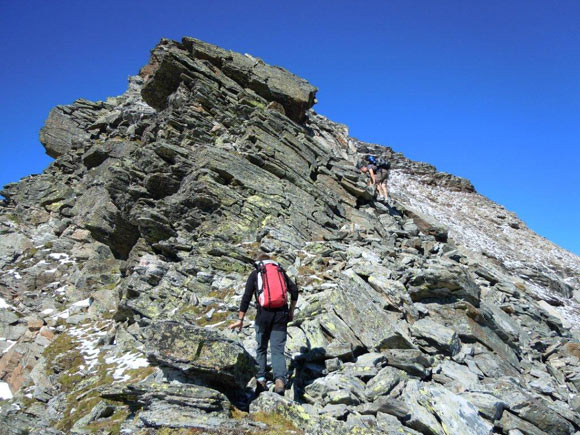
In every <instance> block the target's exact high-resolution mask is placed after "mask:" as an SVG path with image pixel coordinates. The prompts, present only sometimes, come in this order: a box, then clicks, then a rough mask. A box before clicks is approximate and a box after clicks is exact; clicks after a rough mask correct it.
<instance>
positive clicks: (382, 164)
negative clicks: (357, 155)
mask: <svg viewBox="0 0 580 435" xmlns="http://www.w3.org/2000/svg"><path fill="white" fill-rule="evenodd" d="M367 160H368V161H369V163H371V164H372V165H375V166H376V167H378V168H381V169H390V168H391V162H389V161H388V160H387V159H386V158H384V157H378V158H377V157H375V156H368V157H367Z"/></svg>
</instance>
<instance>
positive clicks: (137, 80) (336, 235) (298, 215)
mask: <svg viewBox="0 0 580 435" xmlns="http://www.w3.org/2000/svg"><path fill="white" fill-rule="evenodd" d="M316 91H317V89H316V88H315V87H313V86H312V85H311V84H309V83H308V82H307V81H306V80H303V79H301V78H299V77H297V76H295V75H293V74H292V73H290V72H288V71H286V70H285V69H282V68H280V67H276V66H270V65H268V64H266V63H265V62H263V61H262V60H261V59H259V58H256V57H253V56H250V55H247V54H245V55H243V54H239V53H235V52H231V51H228V50H224V49H222V48H219V47H216V46H214V45H211V44H208V43H205V42H202V41H199V40H197V39H194V38H184V39H183V40H182V41H181V42H177V41H172V40H166V39H163V40H161V42H160V43H159V44H158V45H157V46H156V47H155V48H154V49H153V50H152V52H151V58H150V61H149V63H148V64H147V65H145V66H144V67H143V68H142V69H141V71H140V72H139V74H138V75H136V76H133V77H131V78H130V81H129V88H128V90H127V91H126V92H125V93H124V94H123V95H120V96H118V97H114V98H108V99H107V100H106V101H99V102H92V101H87V100H77V101H75V102H74V103H73V104H71V105H67V106H57V107H55V108H54V109H52V110H51V112H50V114H49V116H48V119H47V121H46V123H45V125H44V127H43V128H42V130H41V131H40V140H41V142H42V144H43V145H44V147H45V149H46V152H47V153H48V155H50V156H51V157H53V158H54V161H53V162H52V163H51V164H50V165H49V167H48V168H47V169H46V170H45V171H44V172H43V173H42V174H39V175H32V176H29V177H26V178H24V179H22V180H20V181H19V182H17V183H12V184H9V185H7V186H5V187H4V189H3V190H2V192H1V193H2V195H3V196H4V197H5V200H4V201H3V202H2V203H1V204H0V270H1V275H0V297H1V299H0V331H1V332H0V357H1V358H0V397H1V398H3V399H4V400H2V401H0V421H2V422H3V425H2V431H3V433H10V434H21V433H45V434H61V433H62V434H64V433H67V434H68V433H75V434H82V433H137V434H153V433H157V432H159V433H163V434H168V433H175V434H178V433H180V434H181V433H189V432H187V430H192V431H196V432H195V433H198V432H201V433H231V434H238V433H308V434H327V433H335V434H348V433H393V434H395V433H396V434H399V433H408V434H417V433H421V434H488V433H502V434H544V433H549V434H574V433H577V432H578V431H580V396H578V390H579V389H580V329H579V326H578V320H579V319H580V315H579V314H580V305H579V301H580V258H579V257H577V256H575V255H573V254H571V253H570V252H568V251H566V250H564V249H561V248H559V247H558V246H556V245H554V244H553V243H551V242H549V241H547V240H546V239H544V238H542V237H540V236H538V235H537V234H535V233H533V232H532V231H531V230H529V229H528V228H527V227H526V225H525V224H524V223H523V222H522V221H520V220H519V219H518V218H517V217H516V216H515V215H514V214H513V213H511V212H509V211H507V210H505V209H504V208H503V207H501V206H500V205H498V204H495V203H493V202H492V201H490V200H488V199H486V198H485V197H483V196H481V195H479V194H478V193H477V192H476V191H475V189H474V187H473V186H472V185H471V183H470V182H469V181H467V180H465V179H463V178H459V177H455V176H453V175H450V174H446V173H441V172H438V171H437V170H436V169H435V168H434V167H433V166H431V165H428V164H425V163H419V162H414V161H411V160H409V159H407V158H405V157H404V156H403V155H402V154H400V153H397V152H395V151H393V150H392V149H391V148H388V147H383V146H379V145H375V144H369V143H365V142H362V141H360V140H357V139H355V138H353V137H350V136H349V134H348V129H347V127H346V126H344V125H341V124H337V123H334V122H332V121H330V120H328V119H326V118H325V117H324V116H322V115H320V114H317V113H315V112H314V111H313V110H312V106H313V105H314V103H315V102H316V100H315V94H316ZM367 154H374V155H377V156H383V157H385V158H387V159H389V161H390V162H391V175H390V179H389V182H388V187H389V192H390V195H391V200H390V203H389V204H388V205H386V204H383V203H380V202H378V201H376V200H375V192H374V187H372V186H368V183H367V180H366V179H365V177H364V174H362V173H360V171H359V170H358V169H357V166H356V165H357V163H358V162H360V161H361V160H362V159H363V157H364V156H366V155H367ZM263 252H266V253H269V254H270V255H272V256H274V257H275V258H276V259H277V260H278V261H279V262H280V263H281V264H282V265H283V266H284V268H285V269H286V271H287V273H288V274H289V276H291V277H292V278H293V279H294V280H296V282H297V283H298V286H299V289H300V298H299V301H298V306H297V311H296V315H295V318H294V319H293V321H292V322H291V323H290V325H289V328H288V341H287V345H286V358H287V364H288V366H289V368H290V371H289V373H290V377H289V382H288V389H287V390H286V393H285V395H284V396H280V395H277V394H274V393H272V392H265V393H262V394H261V395H260V396H258V398H254V396H253V389H254V387H255V385H256V380H255V374H256V366H255V359H254V358H255V351H256V343H255V338H254V330H253V328H252V327H251V326H252V322H251V321H250V322H249V325H248V327H246V328H244V329H243V331H242V332H241V333H236V332H233V331H232V330H230V329H229V328H228V325H229V324H230V323H232V322H233V321H234V320H236V319H237V311H238V307H239V303H240V299H241V296H242V294H243V291H244V286H245V282H246V278H247V276H248V274H249V273H250V272H251V271H252V270H253V267H254V266H253V261H254V260H255V258H256V257H257V255H259V254H260V253H263ZM254 315H255V308H251V309H250V311H249V313H248V318H249V319H250V320H251V319H253V316H254ZM192 433H193V432H192Z"/></svg>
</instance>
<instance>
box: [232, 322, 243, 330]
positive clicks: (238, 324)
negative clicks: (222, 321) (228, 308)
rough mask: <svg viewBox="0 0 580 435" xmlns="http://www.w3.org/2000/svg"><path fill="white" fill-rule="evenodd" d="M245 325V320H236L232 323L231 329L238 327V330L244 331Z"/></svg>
mask: <svg viewBox="0 0 580 435" xmlns="http://www.w3.org/2000/svg"><path fill="white" fill-rule="evenodd" d="M243 326H244V321H243V320H238V321H237V322H234V323H232V324H231V325H230V329H236V328H238V330H239V331H240V332H242V327H243Z"/></svg>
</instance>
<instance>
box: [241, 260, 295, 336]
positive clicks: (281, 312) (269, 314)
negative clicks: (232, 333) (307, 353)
mask: <svg viewBox="0 0 580 435" xmlns="http://www.w3.org/2000/svg"><path fill="white" fill-rule="evenodd" d="M284 278H286V283H287V289H288V293H290V300H292V301H297V300H298V287H297V286H296V284H295V283H294V281H292V280H291V279H290V278H289V277H288V275H286V272H284ZM257 293H258V271H257V270H253V271H252V273H250V276H249V277H248V280H247V281H246V290H245V291H244V296H242V302H241V303H240V311H242V312H244V313H245V312H246V311H248V307H249V306H250V302H251V300H252V296H253V295H256V294H257ZM256 307H257V309H258V313H257V314H256V323H259V324H271V323H274V327H276V325H279V326H282V324H283V326H284V327H285V326H286V323H288V305H285V306H283V307H280V308H273V309H266V308H262V307H261V306H260V304H258V302H257V301H256Z"/></svg>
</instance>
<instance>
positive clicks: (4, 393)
mask: <svg viewBox="0 0 580 435" xmlns="http://www.w3.org/2000/svg"><path fill="white" fill-rule="evenodd" d="M13 397H14V396H13V395H12V391H11V390H10V386H9V385H8V384H7V383H6V382H0V400H10V399H12V398H13Z"/></svg>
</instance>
